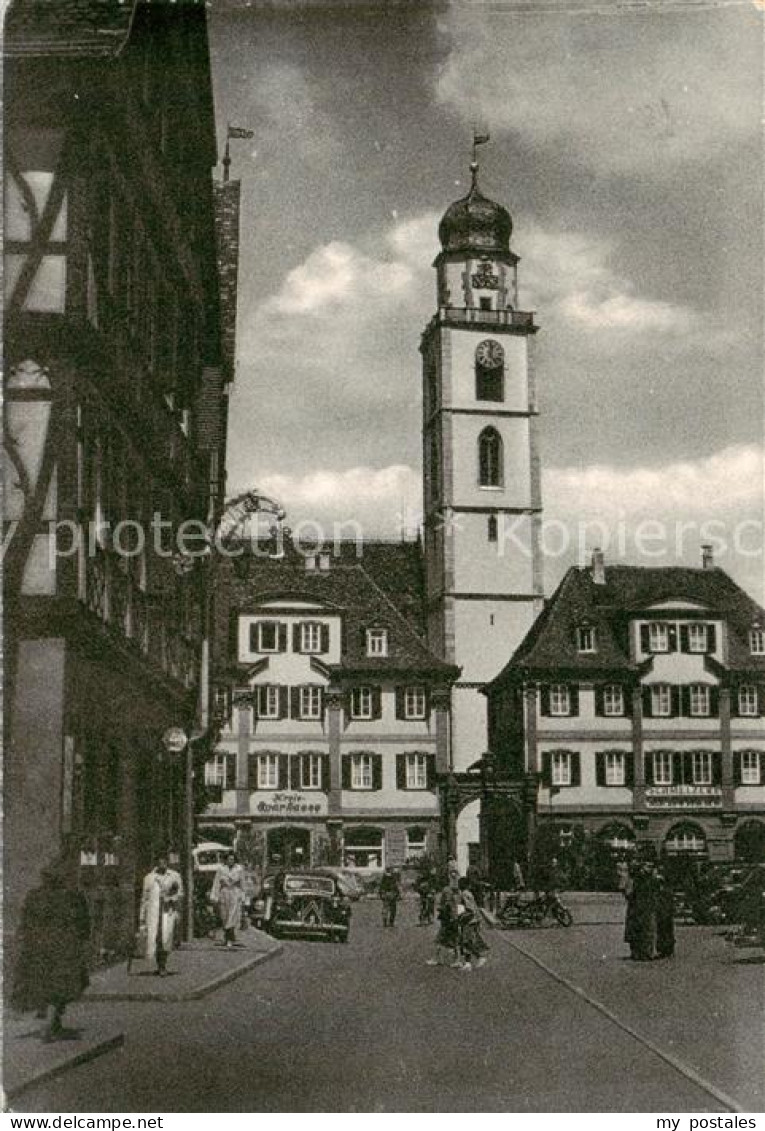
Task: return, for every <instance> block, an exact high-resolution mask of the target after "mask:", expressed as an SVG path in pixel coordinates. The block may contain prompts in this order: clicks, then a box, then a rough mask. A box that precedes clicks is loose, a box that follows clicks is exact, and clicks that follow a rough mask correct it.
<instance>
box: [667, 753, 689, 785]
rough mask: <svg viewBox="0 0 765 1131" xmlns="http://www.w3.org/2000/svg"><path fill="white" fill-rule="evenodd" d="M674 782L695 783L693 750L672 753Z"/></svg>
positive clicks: (676, 783)
mask: <svg viewBox="0 0 765 1131" xmlns="http://www.w3.org/2000/svg"><path fill="white" fill-rule="evenodd" d="M672 784H673V785H681V784H683V785H692V784H693V751H692V750H686V751H684V752H683V753H682V754H678V753H675V754H673V755H672Z"/></svg>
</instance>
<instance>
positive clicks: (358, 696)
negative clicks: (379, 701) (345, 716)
mask: <svg viewBox="0 0 765 1131" xmlns="http://www.w3.org/2000/svg"><path fill="white" fill-rule="evenodd" d="M351 718H352V719H371V718H372V688H371V687H354V688H353V690H352V691H351Z"/></svg>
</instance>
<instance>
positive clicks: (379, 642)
mask: <svg viewBox="0 0 765 1131" xmlns="http://www.w3.org/2000/svg"><path fill="white" fill-rule="evenodd" d="M367 655H368V656H387V655H388V630H387V628H368V629H367Z"/></svg>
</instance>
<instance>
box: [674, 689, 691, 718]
mask: <svg viewBox="0 0 765 1131" xmlns="http://www.w3.org/2000/svg"><path fill="white" fill-rule="evenodd" d="M677 690H678V692H679V694H680V710H679V711H675V701H674V698H673V699H672V713H673V714H677V715H685V716H687V717H690V714H691V689H690V687H678V689H677ZM673 696H674V688H673Z"/></svg>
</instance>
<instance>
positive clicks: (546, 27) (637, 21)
mask: <svg viewBox="0 0 765 1131" xmlns="http://www.w3.org/2000/svg"><path fill="white" fill-rule="evenodd" d="M742 8H744V10H743V11H742ZM442 26H443V30H444V31H445V32H446V33H447V35H448V37H449V40H450V43H451V50H450V53H449V56H448V58H447V60H446V63H445V65H444V67H443V69H442V70H441V72H440V74H439V76H438V80H437V88H436V93H437V96H438V97H439V98H440V100H441V101H442V102H443V103H445V104H446V105H448V106H450V107H451V108H454V109H456V110H457V111H458V112H460V113H461V114H462V115H463V117H464V118H465V119H466V120H467V121H474V120H476V119H477V120H479V121H481V122H483V123H486V124H488V125H489V127H490V128H491V129H493V130H496V129H507V130H512V131H514V132H516V133H517V134H518V135H519V136H520V137H521V138H523V139H524V140H525V141H527V142H529V143H531V144H534V145H542V146H548V147H551V148H552V147H557V148H558V150H559V151H561V150H564V151H568V152H569V153H570V154H571V155H575V156H576V159H577V160H579V161H584V162H585V163H587V164H589V165H591V166H593V167H595V168H599V169H606V170H608V171H615V172H632V171H634V170H636V169H641V170H650V171H651V172H652V173H656V174H659V175H661V174H663V173H666V172H667V171H668V170H671V169H674V168H676V167H677V165H678V163H686V162H696V161H699V160H708V159H709V158H710V157H715V156H718V155H720V154H722V153H725V152H726V151H728V150H730V149H734V148H735V146H737V145H739V144H740V143H741V141H742V140H743V139H747V138H749V139H752V138H756V137H757V134H758V130H759V117H760V109H761V93H760V85H759V82H760V76H761V54H760V52H761V48H760V43H761V30H760V27H759V23H758V15H757V13H756V12H755V11H754V9H753V6H749V5H748V6H738V7H737V8H731V7H724V8H722V9H718V10H717V11H694V12H689V11H687V10H686V11H685V12H680V11H675V12H674V13H673V12H664V11H658V10H657V9H656V8H655V7H649V9H648V10H647V11H646V12H629V11H626V10H625V9H624V6H621V7H620V6H614V7H612V9H611V11H610V12H608V11H601V12H598V13H592V14H587V13H585V12H582V11H581V10H580V11H577V12H576V13H566V12H565V11H562V10H558V11H557V12H549V11H548V12H546V13H545V12H544V11H539V10H538V11H537V12H535V13H532V12H528V11H527V12H526V13H523V12H514V11H513V10H512V7H509V8H508V9H505V10H504V11H503V10H501V9H500V10H497V7H496V5H490V6H488V7H484V6H482V5H468V4H464V3H452V4H451V5H450V7H449V9H448V10H447V12H446V14H445V16H444V19H443V24H442Z"/></svg>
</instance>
